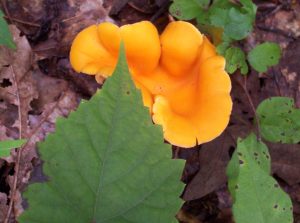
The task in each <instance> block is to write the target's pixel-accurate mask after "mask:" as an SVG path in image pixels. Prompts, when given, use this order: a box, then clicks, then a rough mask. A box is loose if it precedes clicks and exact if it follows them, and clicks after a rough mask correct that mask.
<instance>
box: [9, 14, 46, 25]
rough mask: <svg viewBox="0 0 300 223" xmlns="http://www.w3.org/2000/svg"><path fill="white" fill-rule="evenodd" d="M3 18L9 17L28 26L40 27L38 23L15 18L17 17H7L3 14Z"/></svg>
mask: <svg viewBox="0 0 300 223" xmlns="http://www.w3.org/2000/svg"><path fill="white" fill-rule="evenodd" d="M4 18H7V19H10V20H12V21H15V22H18V23H22V24H25V25H29V26H33V27H41V26H40V25H39V24H36V23H32V22H27V21H23V20H21V19H17V18H12V17H8V16H4Z"/></svg>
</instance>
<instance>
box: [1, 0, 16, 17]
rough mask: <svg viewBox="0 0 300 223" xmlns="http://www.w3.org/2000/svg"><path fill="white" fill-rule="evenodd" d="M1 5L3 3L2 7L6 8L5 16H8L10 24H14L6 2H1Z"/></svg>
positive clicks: (3, 0) (4, 0) (2, 0)
mask: <svg viewBox="0 0 300 223" xmlns="http://www.w3.org/2000/svg"><path fill="white" fill-rule="evenodd" d="M1 3H2V6H3V8H4V11H5V14H6V15H7V18H8V20H9V22H10V23H13V22H12V19H11V16H10V13H9V11H8V9H7V6H6V0H1Z"/></svg>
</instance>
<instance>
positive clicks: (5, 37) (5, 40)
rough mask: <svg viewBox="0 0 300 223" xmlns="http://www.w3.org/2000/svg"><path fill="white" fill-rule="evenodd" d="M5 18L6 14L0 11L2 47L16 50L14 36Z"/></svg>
mask: <svg viewBox="0 0 300 223" xmlns="http://www.w3.org/2000/svg"><path fill="white" fill-rule="evenodd" d="M3 16H4V14H3V12H2V11H1V10H0V45H5V46H7V47H9V48H11V49H16V44H15V43H14V42H13V39H12V35H11V33H10V31H9V29H8V25H7V23H6V21H5V19H4V18H3Z"/></svg>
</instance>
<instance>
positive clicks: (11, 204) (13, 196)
mask: <svg viewBox="0 0 300 223" xmlns="http://www.w3.org/2000/svg"><path fill="white" fill-rule="evenodd" d="M10 69H11V73H12V77H13V81H14V83H15V85H16V97H17V102H18V116H19V139H22V136H23V129H22V114H21V100H20V94H19V84H18V80H17V77H16V74H15V71H14V69H13V67H12V66H10ZM22 151H23V147H21V148H20V149H18V150H17V160H16V164H15V175H14V181H13V188H12V189H11V193H10V201H9V206H8V210H7V213H6V217H5V219H4V223H8V221H9V218H10V214H11V212H12V208H13V204H14V198H15V195H16V189H17V182H18V175H19V169H20V161H21V155H22Z"/></svg>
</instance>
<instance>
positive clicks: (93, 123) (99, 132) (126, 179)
mask: <svg viewBox="0 0 300 223" xmlns="http://www.w3.org/2000/svg"><path fill="white" fill-rule="evenodd" d="M171 151H172V150H171V145H168V144H165V143H164V140H163V133H162V128H161V126H157V125H154V124H153V123H152V120H151V117H150V115H149V110H148V109H147V108H146V107H144V106H143V103H142V97H141V93H140V91H139V90H137V89H136V88H135V86H134V84H133V82H132V80H131V77H130V74H129V71H128V67H127V64H126V59H125V52H124V47H122V50H121V53H120V57H119V62H118V65H117V67H116V69H115V71H114V73H113V75H112V76H111V77H110V78H108V79H107V80H106V82H105V84H104V86H103V88H102V89H101V90H100V91H98V92H97V93H96V94H95V95H94V96H93V97H92V99H90V100H89V101H87V102H84V103H81V105H80V106H79V108H78V109H77V111H76V112H73V113H71V114H70V116H69V117H68V118H67V119H64V118H60V119H59V120H57V122H56V131H55V132H54V133H53V134H50V135H48V136H47V138H46V140H45V142H43V143H41V144H40V145H39V153H40V154H41V158H42V160H43V161H44V164H43V171H44V173H45V175H46V176H48V178H49V181H47V182H45V183H35V184H32V185H30V186H29V188H28V190H27V192H25V194H24V197H25V198H26V199H27V201H28V204H29V207H28V209H27V210H26V211H25V212H24V213H23V214H22V215H21V216H20V217H19V219H18V222H20V223H66V222H72V223H83V222H85V223H88V222H90V223H92V222H98V223H100V222H101V223H104V222H105V223H150V222H153V223H176V222H177V220H176V218H175V215H176V213H177V211H178V209H179V208H180V205H181V204H182V201H181V200H180V198H179V196H180V193H181V192H182V189H183V186H184V185H183V183H181V182H180V178H181V174H182V169H183V166H184V161H183V160H172V159H171V153H172V152H171Z"/></svg>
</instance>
